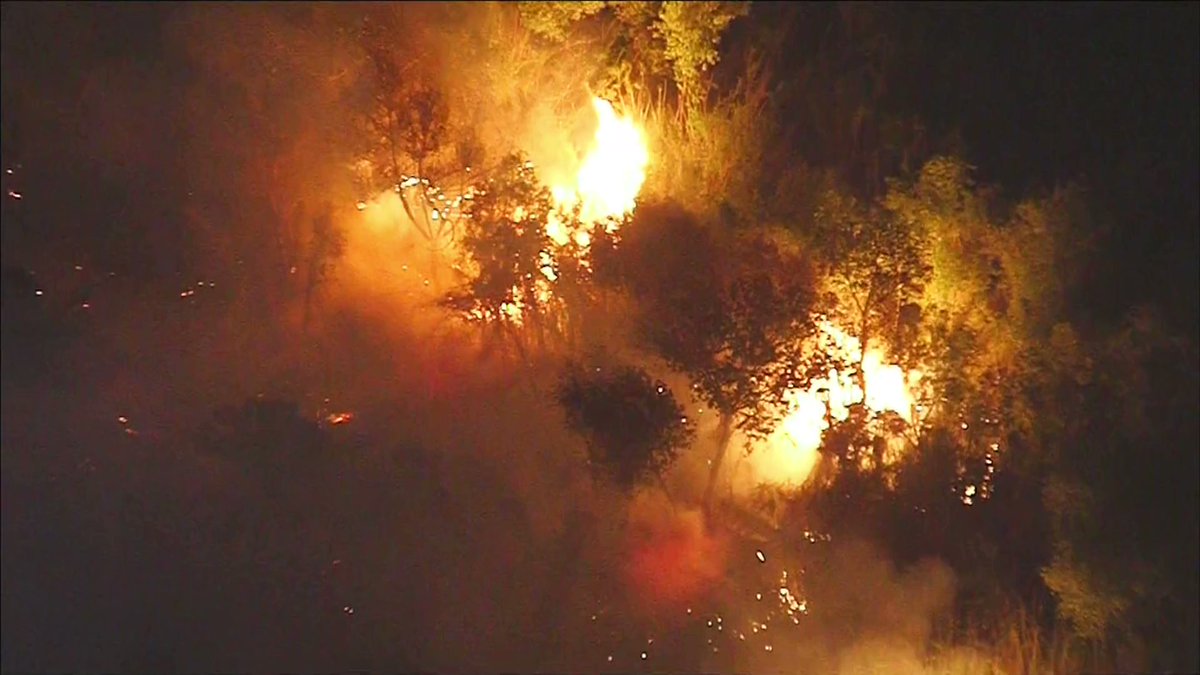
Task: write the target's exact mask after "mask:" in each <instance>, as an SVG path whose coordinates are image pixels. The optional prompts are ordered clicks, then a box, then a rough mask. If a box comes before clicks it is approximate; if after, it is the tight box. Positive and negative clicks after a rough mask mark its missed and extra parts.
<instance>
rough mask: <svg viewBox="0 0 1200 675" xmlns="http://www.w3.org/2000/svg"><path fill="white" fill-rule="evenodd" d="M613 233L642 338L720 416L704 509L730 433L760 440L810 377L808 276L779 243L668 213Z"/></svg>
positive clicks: (649, 209) (804, 264) (652, 210)
mask: <svg viewBox="0 0 1200 675" xmlns="http://www.w3.org/2000/svg"><path fill="white" fill-rule="evenodd" d="M623 234H624V239H623V240H622V244H621V248H620V249H618V252H619V254H620V255H621V257H622V260H621V261H620V263H619V264H620V267H621V271H620V275H621V276H622V277H623V284H625V285H626V287H627V288H628V290H629V291H630V292H631V294H632V295H633V296H634V297H635V298H637V299H638V300H639V301H640V302H641V304H642V307H641V316H640V320H639V323H640V327H641V333H642V336H643V337H644V339H645V340H646V342H647V343H648V344H649V346H650V347H651V348H652V349H653V350H654V352H655V353H657V354H658V355H659V356H661V357H662V358H663V359H664V360H666V362H667V363H668V364H669V365H670V366H671V367H672V368H675V369H676V370H678V371H679V372H682V373H684V374H686V375H687V376H688V377H689V378H690V379H691V380H692V383H693V384H692V386H693V389H694V391H695V393H696V394H697V395H698V396H699V397H700V399H701V400H703V401H704V402H705V403H706V404H708V405H709V406H710V407H711V408H713V409H714V410H716V411H717V413H718V415H719V416H720V424H719V429H720V431H719V437H718V444H717V452H716V455H715V456H714V458H713V460H712V464H711V470H710V474H709V481H708V486H707V488H706V490H705V496H704V504H705V508H706V509H707V508H709V506H710V504H711V500H712V493H713V488H714V486H715V484H716V481H717V478H718V477H719V475H720V470H721V463H722V461H723V460H724V458H725V454H726V450H727V448H728V445H729V441H730V438H731V437H732V433H733V430H734V429H735V428H737V429H740V430H742V431H743V432H745V433H746V434H748V435H749V436H751V437H761V436H766V435H767V434H769V433H770V432H771V431H772V430H773V429H774V427H775V425H776V424H777V423H778V422H779V421H780V420H781V419H782V418H783V416H784V415H785V414H786V412H787V410H788V402H787V400H786V393H787V392H788V391H789V390H791V389H794V388H803V387H804V386H806V384H807V382H808V380H809V379H811V376H812V375H813V374H815V370H814V369H813V368H812V366H814V365H815V362H814V358H815V357H814V355H813V354H811V353H806V352H805V350H804V349H803V343H804V342H805V340H806V339H807V338H808V337H809V336H811V335H812V334H813V332H814V326H815V322H814V321H813V312H812V310H813V305H814V302H815V300H816V296H815V293H814V274H813V270H812V267H811V265H810V264H809V263H808V261H807V259H806V258H805V257H804V256H802V255H801V254H800V252H799V251H798V250H797V249H796V247H795V245H794V243H792V242H789V241H787V240H786V239H785V238H784V237H783V236H781V235H777V234H774V233H770V232H766V231H762V230H759V231H753V232H742V233H736V234H735V233H728V232H718V231H716V229H715V228H713V227H706V226H704V225H702V224H700V223H698V222H697V221H696V220H695V219H694V218H693V217H692V216H691V215H689V214H688V213H686V212H684V211H682V210H680V209H678V208H676V207H669V206H667V207H663V206H657V207H655V206H651V205H647V206H643V207H641V208H639V210H638V212H637V213H636V214H635V216H634V218H633V222H632V223H631V224H630V225H629V227H628V228H626V229H625V230H623Z"/></svg>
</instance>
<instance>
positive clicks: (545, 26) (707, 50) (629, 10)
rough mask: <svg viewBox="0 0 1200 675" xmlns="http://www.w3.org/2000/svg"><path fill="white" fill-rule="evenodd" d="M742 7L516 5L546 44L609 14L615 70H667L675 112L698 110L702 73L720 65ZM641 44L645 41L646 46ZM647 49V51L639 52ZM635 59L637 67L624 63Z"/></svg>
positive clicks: (725, 4) (707, 4)
mask: <svg viewBox="0 0 1200 675" xmlns="http://www.w3.org/2000/svg"><path fill="white" fill-rule="evenodd" d="M749 6H750V3H747V2H521V3H519V9H520V13H521V19H522V21H523V22H524V24H525V26H526V27H527V28H528V29H529V30H530V31H532V32H534V33H536V34H538V35H540V36H542V37H543V38H546V39H548V40H551V41H556V42H561V41H563V40H565V39H566V36H567V32H568V30H569V29H570V27H571V25H572V24H576V23H578V22H579V21H581V20H582V19H584V18H586V17H590V16H593V15H596V14H600V13H601V12H602V11H603V10H604V9H606V8H611V9H612V13H611V15H612V17H613V18H614V19H615V21H613V23H612V25H613V27H614V28H615V30H614V31H612V34H613V35H615V36H616V37H615V42H616V45H615V51H617V52H619V53H622V54H624V55H626V56H625V57H624V58H619V59H618V63H617V64H616V65H617V67H618V69H621V68H623V69H624V71H625V72H627V73H628V72H633V71H635V70H636V71H637V72H638V73H639V74H641V76H642V79H646V78H647V76H651V75H653V74H655V73H657V72H658V71H659V70H660V68H659V67H658V65H659V64H658V62H662V63H667V64H670V67H671V74H672V76H673V80H674V83H675V87H676V89H677V90H678V93H679V102H680V104H681V105H680V110H681V111H684V112H693V111H696V110H698V109H699V108H700V106H701V104H702V103H703V102H704V97H705V95H706V94H707V93H708V92H707V91H706V88H705V82H704V77H703V76H704V73H705V71H707V70H708V69H709V68H710V67H712V66H713V65H715V64H716V63H717V61H718V60H719V59H720V53H719V52H718V51H717V47H718V45H719V43H720V41H721V35H722V33H724V31H725V29H726V28H727V27H728V26H729V24H730V23H731V22H732V21H733V20H734V19H736V18H738V17H741V16H745V15H746V13H747V12H748V11H749ZM647 38H650V39H649V40H648V39H647ZM647 43H649V44H652V45H653V49H651V50H647V49H645V48H643V46H644V45H645V44H647ZM630 56H636V57H637V60H639V61H643V63H630V62H629V60H628V59H629V57H630Z"/></svg>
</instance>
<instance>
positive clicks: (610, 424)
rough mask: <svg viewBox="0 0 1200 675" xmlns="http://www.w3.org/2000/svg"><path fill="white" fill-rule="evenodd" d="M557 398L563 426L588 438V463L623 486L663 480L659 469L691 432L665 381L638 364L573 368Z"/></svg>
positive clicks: (668, 462)
mask: <svg viewBox="0 0 1200 675" xmlns="http://www.w3.org/2000/svg"><path fill="white" fill-rule="evenodd" d="M557 398H558V403H559V405H561V406H562V408H563V411H564V412H565V413H566V417H567V425H568V426H569V427H570V428H571V429H572V430H574V431H575V432H576V433H578V434H579V435H581V436H583V438H584V439H585V441H586V442H587V448H588V462H589V464H590V465H591V466H592V468H593V469H595V470H596V472H597V473H598V474H600V475H602V476H604V477H606V478H608V479H609V480H611V481H612V482H613V483H614V484H616V485H617V486H618V487H620V488H621V489H623V490H631V489H633V488H634V487H635V486H637V485H638V484H640V483H644V482H646V481H650V480H657V481H658V482H659V483H660V484H662V474H663V472H665V471H666V470H667V468H669V467H670V465H671V463H672V462H674V461H675V457H676V455H677V454H678V453H679V450H680V449H682V448H684V447H687V445H688V444H689V443H690V442H691V439H692V437H693V436H694V434H695V425H694V424H693V423H692V422H691V421H689V420H688V419H687V418H686V417H685V416H684V412H683V408H682V407H681V406H680V405H679V403H678V402H677V401H676V400H675V397H674V396H673V395H672V394H671V390H670V389H669V388H668V387H667V385H665V384H663V383H662V382H661V381H654V380H651V379H650V376H649V375H647V374H646V372H645V371H643V370H641V369H639V368H634V367H629V366H618V367H614V368H600V367H596V368H584V367H580V366H573V367H571V368H569V369H568V371H567V373H566V374H565V375H564V376H563V378H562V381H561V382H560V383H559V386H558V391H557ZM663 489H664V490H665V489H666V488H665V486H664V488H663Z"/></svg>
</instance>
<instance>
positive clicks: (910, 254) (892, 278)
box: [812, 190, 930, 397]
mask: <svg viewBox="0 0 1200 675" xmlns="http://www.w3.org/2000/svg"><path fill="white" fill-rule="evenodd" d="M814 225H815V228H814V232H813V235H812V241H813V243H814V245H815V248H816V249H817V250H818V251H819V252H820V254H821V260H822V263H823V264H824V266H825V269H824V271H825V278H826V279H828V281H829V286H830V290H831V291H832V293H833V295H834V297H835V298H836V299H837V300H838V304H837V306H836V307H834V308H831V309H833V314H834V315H835V316H836V317H837V318H838V319H841V321H839V323H842V324H843V325H844V326H845V327H846V328H848V329H849V330H850V331H851V332H852V333H853V334H854V336H855V337H856V338H858V341H859V345H860V349H861V352H862V354H863V355H864V356H865V355H866V353H867V351H868V350H869V349H870V348H871V347H872V346H873V343H872V341H873V340H875V339H877V338H878V339H881V340H882V341H883V342H884V344H886V345H888V347H889V348H891V349H892V350H893V351H894V352H899V351H902V350H903V348H904V347H905V346H907V345H908V344H909V343H911V342H913V340H914V338H915V336H916V332H917V329H918V327H919V323H920V320H921V305H920V300H921V295H922V292H923V290H924V285H925V281H926V279H927V278H928V276H929V273H930V266H929V264H928V262H927V261H926V257H925V251H924V247H923V242H922V240H921V239H920V238H919V236H918V234H917V232H915V231H914V229H915V228H914V227H913V225H912V223H911V222H908V221H905V220H904V219H902V218H898V217H896V216H895V215H894V214H892V213H889V212H886V211H879V210H874V209H868V208H864V207H862V206H860V205H859V204H858V202H857V201H856V200H855V199H854V198H853V197H849V196H845V195H842V194H840V193H838V192H836V191H833V190H831V191H829V192H827V193H826V195H825V197H824V199H823V200H822V202H821V203H820V204H819V205H818V207H817V209H816V217H815V218H814ZM857 377H858V386H859V388H860V389H862V391H863V394H864V397H865V396H866V394H867V382H866V378H865V375H864V373H863V369H862V368H861V367H859V368H858V371H857Z"/></svg>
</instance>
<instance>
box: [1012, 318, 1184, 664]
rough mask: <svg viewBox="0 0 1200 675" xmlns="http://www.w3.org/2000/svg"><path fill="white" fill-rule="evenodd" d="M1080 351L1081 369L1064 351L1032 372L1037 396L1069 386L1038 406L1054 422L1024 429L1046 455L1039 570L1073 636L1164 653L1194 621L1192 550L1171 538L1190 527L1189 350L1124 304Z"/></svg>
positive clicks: (1170, 651) (1171, 650) (1177, 644)
mask: <svg viewBox="0 0 1200 675" xmlns="http://www.w3.org/2000/svg"><path fill="white" fill-rule="evenodd" d="M1059 342H1060V343H1061V340H1060V341H1059ZM1089 351H1091V352H1092V353H1091V355H1090V358H1091V359H1092V360H1094V362H1095V363H1094V365H1090V367H1087V369H1086V370H1085V371H1083V374H1082V376H1081V375H1080V370H1081V369H1080V368H1079V366H1072V365H1071V364H1072V361H1075V362H1078V357H1076V356H1074V355H1072V354H1071V352H1069V351H1068V352H1066V354H1065V355H1064V356H1065V358H1064V361H1065V363H1064V366H1065V367H1059V368H1053V369H1051V368H1048V369H1046V371H1044V375H1042V377H1041V378H1039V381H1038V382H1037V386H1038V387H1039V388H1042V391H1045V395H1044V398H1050V397H1051V396H1054V395H1055V393H1056V392H1060V391H1074V392H1075V395H1074V396H1073V397H1072V399H1068V400H1069V401H1070V403H1069V404H1068V406H1055V407H1054V408H1052V409H1050V410H1049V411H1047V412H1048V413H1049V414H1048V415H1047V418H1048V419H1047V422H1049V421H1050V418H1055V417H1059V416H1060V415H1061V416H1063V417H1062V418H1061V419H1062V421H1063V422H1065V423H1059V424H1045V425H1039V426H1038V427H1037V429H1036V435H1035V438H1036V440H1037V442H1038V443H1040V444H1042V445H1043V447H1044V452H1045V453H1046V458H1047V461H1048V462H1050V465H1049V467H1048V472H1049V479H1048V481H1047V486H1046V490H1045V494H1044V499H1045V504H1046V509H1047V512H1048V514H1049V518H1050V524H1051V526H1052V543H1053V558H1052V560H1051V561H1050V562H1049V564H1048V565H1047V566H1046V567H1045V569H1044V570H1043V577H1044V579H1045V582H1046V585H1047V586H1048V587H1049V588H1050V590H1051V591H1053V592H1054V594H1055V596H1056V598H1057V599H1058V600H1059V605H1058V610H1059V613H1060V615H1061V616H1062V617H1063V618H1064V619H1066V620H1067V621H1068V622H1069V623H1070V625H1072V626H1073V627H1074V629H1075V630H1076V632H1077V634H1078V635H1079V636H1080V637H1082V638H1085V639H1088V640H1094V641H1099V640H1107V639H1113V638H1120V639H1128V638H1129V637H1130V636H1131V635H1140V636H1142V637H1143V638H1147V639H1154V640H1156V641H1157V643H1156V647H1155V649H1156V651H1160V652H1162V653H1163V654H1164V655H1167V654H1175V653H1176V651H1175V650H1179V649H1180V648H1181V646H1182V645H1183V644H1186V640H1187V639H1189V638H1187V637H1185V635H1186V634H1188V632H1189V631H1190V630H1191V629H1192V628H1194V627H1195V626H1196V622H1197V617H1196V608H1195V607H1194V606H1191V605H1190V604H1189V603H1188V602H1187V601H1186V600H1184V599H1183V598H1187V597H1194V596H1195V594H1196V592H1197V590H1196V583H1195V575H1194V573H1192V574H1182V572H1183V571H1184V570H1193V571H1194V569H1195V566H1196V564H1197V562H1198V561H1197V553H1196V551H1195V550H1194V548H1193V549H1192V550H1187V549H1186V548H1180V547H1179V545H1178V543H1179V542H1180V541H1183V540H1185V539H1186V538H1187V537H1188V536H1194V534H1195V531H1196V528H1197V526H1200V513H1198V512H1200V507H1198V506H1197V503H1196V498H1195V497H1196V493H1195V484H1194V477H1195V475H1196V472H1197V471H1198V470H1200V462H1198V461H1197V454H1198V453H1197V452H1196V447H1197V444H1198V443H1200V438H1197V429H1196V424H1195V420H1196V418H1197V414H1198V409H1197V403H1196V395H1195V392H1196V391H1197V389H1198V388H1200V380H1197V372H1200V366H1198V363H1197V355H1196V350H1195V347H1194V345H1189V344H1187V342H1185V341H1183V340H1180V339H1178V338H1177V337H1175V336H1172V335H1171V334H1170V333H1169V332H1167V331H1165V330H1164V329H1163V328H1162V326H1161V324H1160V323H1159V322H1158V321H1157V320H1155V319H1154V318H1153V317H1152V316H1151V315H1148V314H1146V313H1135V314H1134V315H1132V316H1131V317H1130V319H1129V320H1128V322H1127V324H1126V325H1125V326H1124V327H1123V329H1122V330H1121V331H1120V332H1118V333H1117V334H1115V335H1113V336H1111V337H1109V338H1108V339H1106V340H1105V341H1104V342H1103V343H1101V344H1099V345H1096V346H1095V347H1093V348H1092V349H1091V350H1089ZM1162 513H1169V514H1170V517H1169V518H1161V517H1156V516H1155V514H1162ZM1166 617H1171V618H1170V619H1167V618H1166ZM1151 636H1152V638H1151Z"/></svg>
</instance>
